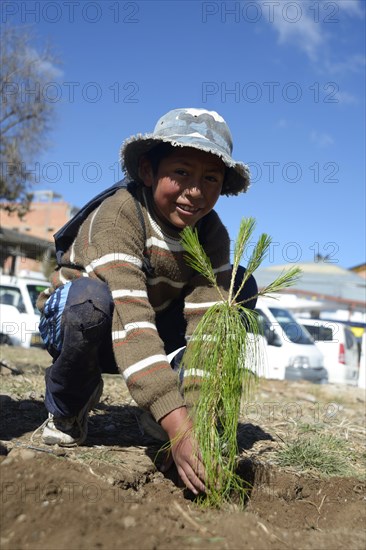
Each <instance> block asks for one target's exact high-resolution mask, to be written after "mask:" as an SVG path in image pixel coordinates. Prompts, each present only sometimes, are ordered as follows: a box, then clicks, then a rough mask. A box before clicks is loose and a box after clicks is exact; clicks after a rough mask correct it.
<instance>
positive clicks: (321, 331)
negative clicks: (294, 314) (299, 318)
mask: <svg viewBox="0 0 366 550" xmlns="http://www.w3.org/2000/svg"><path fill="white" fill-rule="evenodd" d="M301 324H302V326H303V327H305V328H306V330H307V331H308V332H310V334H311V336H312V338H313V340H315V342H331V341H332V340H333V330H332V329H331V327H324V326H320V325H307V324H305V323H301Z"/></svg>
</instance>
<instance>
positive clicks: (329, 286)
mask: <svg viewBox="0 0 366 550" xmlns="http://www.w3.org/2000/svg"><path fill="white" fill-rule="evenodd" d="M296 265H297V266H298V267H300V269H301V270H302V276H301V277H300V279H299V280H298V281H297V283H295V285H294V286H293V287H290V289H289V290H288V292H291V293H297V294H300V295H303V296H309V297H310V296H311V297H312V298H314V299H318V300H319V299H320V300H327V301H330V302H337V303H338V304H340V305H341V304H343V305H344V306H347V305H348V306H358V307H363V308H364V307H365V306H366V281H365V279H363V278H362V277H360V276H359V275H357V274H356V273H354V272H352V271H349V270H348V269H343V268H342V267H339V266H338V265H335V264H332V263H329V262H324V261H319V262H308V263H300V264H296ZM290 267H291V265H289V264H284V265H273V266H269V267H265V268H262V269H258V270H257V271H256V272H255V278H256V280H257V283H258V286H259V287H260V288H263V287H264V286H266V285H268V284H269V283H271V282H272V281H273V280H274V279H275V277H276V276H278V275H280V273H281V272H283V271H286V270H288V269H289V268H290Z"/></svg>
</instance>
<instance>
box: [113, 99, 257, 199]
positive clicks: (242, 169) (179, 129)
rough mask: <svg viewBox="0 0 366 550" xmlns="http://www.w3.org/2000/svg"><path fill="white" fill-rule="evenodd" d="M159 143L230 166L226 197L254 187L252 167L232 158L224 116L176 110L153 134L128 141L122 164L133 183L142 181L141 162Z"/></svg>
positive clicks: (164, 118)
mask: <svg viewBox="0 0 366 550" xmlns="http://www.w3.org/2000/svg"><path fill="white" fill-rule="evenodd" d="M159 143H170V144H171V145H173V146H174V147H193V148H194V149H199V150H201V151H205V152H207V153H212V154H213V155H216V156H217V157H219V158H220V159H221V160H222V161H223V162H224V164H225V165H226V167H227V173H226V177H225V181H224V184H223V187H222V191H221V194H222V195H237V194H238V193H240V192H242V191H243V192H245V191H246V190H247V189H248V187H249V185H250V172H249V168H248V166H246V165H245V164H243V163H242V162H237V161H235V160H234V159H233V158H232V156H231V154H232V149H233V141H232V137H231V132H230V130H229V127H228V125H227V124H226V122H225V120H224V119H223V118H222V116H220V115H219V114H218V113H216V112H215V111H206V109H193V108H187V109H174V110H172V111H169V112H168V113H166V114H165V115H163V116H162V117H161V118H160V119H159V120H158V122H157V124H156V126H155V128H154V131H153V132H152V133H150V134H136V135H135V136H131V137H129V138H127V139H126V140H125V141H124V142H123V144H122V147H121V163H122V168H123V170H124V171H125V172H126V173H127V174H128V175H129V176H130V177H131V178H132V179H133V180H135V181H139V182H141V179H140V177H139V173H138V167H139V160H140V158H141V156H142V155H144V154H146V153H148V152H149V151H150V150H151V149H152V148H153V147H155V146H156V145H159Z"/></svg>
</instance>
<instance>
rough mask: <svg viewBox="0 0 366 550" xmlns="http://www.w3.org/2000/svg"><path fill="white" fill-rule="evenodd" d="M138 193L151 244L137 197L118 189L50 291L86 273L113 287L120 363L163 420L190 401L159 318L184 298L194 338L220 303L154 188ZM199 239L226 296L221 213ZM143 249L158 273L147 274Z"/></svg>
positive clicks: (89, 222)
mask: <svg viewBox="0 0 366 550" xmlns="http://www.w3.org/2000/svg"><path fill="white" fill-rule="evenodd" d="M133 192H134V194H135V196H136V198H137V200H138V201H139V202H140V204H141V207H142V213H143V216H144V221H145V237H146V241H145V242H144V231H143V228H142V224H141V220H140V219H139V216H138V212H137V208H136V203H135V199H134V198H133V196H132V195H131V192H130V191H129V190H127V189H121V190H119V191H117V193H116V194H115V195H114V196H113V197H110V198H108V199H106V200H105V201H104V202H103V203H102V204H101V205H100V206H99V207H98V208H97V209H96V210H94V211H93V212H92V213H91V214H90V215H89V216H88V218H87V219H86V220H85V222H84V223H83V224H82V226H81V228H80V230H79V232H78V235H77V237H76V239H75V241H74V243H73V244H72V246H71V247H70V249H69V250H68V251H67V252H66V253H65V254H64V256H63V259H62V266H63V267H61V268H60V269H58V270H56V271H55V272H54V273H53V274H52V277H51V283H52V287H51V289H50V292H52V291H53V289H54V288H57V287H58V286H60V285H62V284H64V283H65V282H66V281H69V280H73V279H75V278H77V277H80V276H84V277H92V278H99V279H101V280H102V281H104V282H106V283H107V284H108V286H109V288H110V291H111V294H112V298H113V301H114V313H113V320H112V341H113V351H114V355H115V359H116V363H117V366H118V368H119V370H120V372H121V373H122V374H123V377H124V379H125V381H126V383H127V386H128V388H129V391H130V393H131V396H132V397H133V399H134V400H135V401H136V402H137V404H138V405H139V406H140V407H142V408H145V409H148V410H150V412H151V414H152V415H153V416H154V417H155V419H156V420H159V419H160V418H162V417H163V416H165V415H166V414H168V413H169V412H171V411H173V410H174V409H176V408H178V407H181V406H182V405H183V404H184V402H183V398H182V396H181V394H180V392H179V388H178V376H177V374H176V373H175V372H174V371H173V370H172V369H171V367H170V364H169V362H168V360H167V357H166V354H165V351H164V343H163V342H162V340H161V339H160V337H159V334H158V332H157V328H156V325H155V315H156V314H157V313H159V312H163V311H164V310H165V309H166V308H167V307H168V306H169V305H170V304H171V303H172V302H173V301H174V300H176V299H178V298H179V297H181V296H182V293H183V295H184V315H185V318H186V321H187V331H186V338H188V337H189V336H190V335H191V334H192V333H193V331H194V329H195V327H196V325H197V323H198V321H199V319H200V318H201V316H202V315H203V313H204V312H205V311H206V310H207V308H208V307H209V306H211V305H212V304H213V303H215V302H217V300H218V294H217V291H216V290H215V289H213V288H212V287H210V286H209V284H208V281H207V280H206V279H204V278H203V277H202V276H201V275H199V274H198V273H197V272H196V271H194V270H193V269H192V268H190V267H189V266H187V264H186V263H185V260H184V257H183V256H184V251H183V248H182V246H181V244H180V232H179V231H178V229H174V228H173V227H171V226H165V225H164V224H163V223H162V222H161V221H160V220H158V218H157V217H156V215H155V213H154V203H153V199H152V195H151V190H150V189H149V188H146V187H143V186H137V187H136V189H135V190H134V191H133ZM201 233H202V234H201ZM200 241H201V243H202V245H203V246H204V248H205V251H206V253H207V255H208V257H209V258H210V260H211V263H212V266H213V268H214V270H215V273H216V274H217V278H218V282H219V284H220V286H221V289H222V292H223V294H224V295H225V294H227V292H228V288H229V281H230V273H231V266H230V261H229V236H228V233H227V231H226V229H225V227H224V226H223V224H222V223H221V221H220V219H219V217H218V215H217V214H216V213H215V211H212V212H210V213H209V214H208V215H207V216H206V217H205V219H204V224H203V226H202V230H201V231H200ZM144 251H145V253H146V254H147V255H148V257H149V259H150V262H151V266H152V268H153V275H152V276H147V275H146V273H145V271H144V270H143V259H144ZM40 308H41V309H42V301H41V305H40Z"/></svg>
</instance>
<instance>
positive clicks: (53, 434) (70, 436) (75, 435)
mask: <svg viewBox="0 0 366 550" xmlns="http://www.w3.org/2000/svg"><path fill="white" fill-rule="evenodd" d="M102 392H103V380H101V381H100V383H99V384H98V386H97V387H96V388H95V390H94V392H93V393H92V395H91V396H90V398H89V401H88V402H87V403H86V405H85V406H84V407H83V408H82V409H81V411H80V412H79V414H78V415H77V416H73V417H71V418H63V417H56V416H54V415H53V414H51V413H49V414H48V418H47V420H46V421H45V422H44V423H43V424H42V426H40V427H39V428H38V429H41V428H43V432H42V440H43V443H45V444H46V445H60V447H75V446H76V445H82V443H84V441H85V439H86V436H87V435H88V414H89V411H91V409H93V408H94V407H95V406H96V405H97V404H98V403H99V400H100V397H101V395H102ZM36 431H37V430H36Z"/></svg>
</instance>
